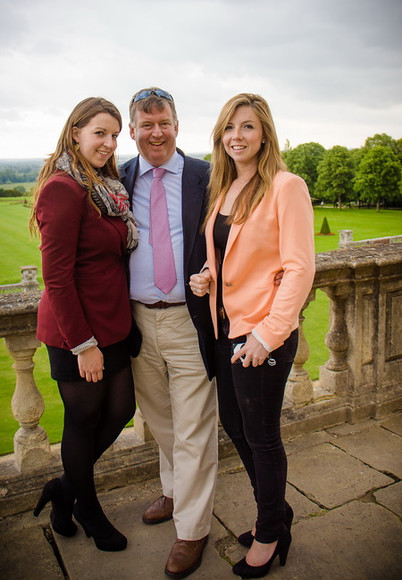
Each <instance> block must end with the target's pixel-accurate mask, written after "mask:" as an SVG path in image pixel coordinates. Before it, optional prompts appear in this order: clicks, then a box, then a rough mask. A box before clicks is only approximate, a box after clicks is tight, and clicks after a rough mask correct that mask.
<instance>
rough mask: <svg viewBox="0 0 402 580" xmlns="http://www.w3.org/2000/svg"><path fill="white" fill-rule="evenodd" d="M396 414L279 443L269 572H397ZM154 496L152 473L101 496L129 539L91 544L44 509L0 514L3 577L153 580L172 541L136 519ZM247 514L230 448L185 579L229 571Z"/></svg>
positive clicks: (370, 575) (399, 458)
mask: <svg viewBox="0 0 402 580" xmlns="http://www.w3.org/2000/svg"><path fill="white" fill-rule="evenodd" d="M401 440H402V414H394V415H392V416H389V417H387V418H386V419H383V420H379V421H376V420H369V421H365V422H363V423H360V424H356V425H348V424H345V425H340V426H337V427H333V428H330V429H326V430H323V431H318V432H315V433H312V434H308V435H303V436H300V437H297V438H293V439H292V440H288V441H286V449H287V453H288V459H289V473H288V490H287V499H288V501H289V503H291V505H292V506H293V508H294V511H295V520H294V525H293V527H292V536H293V543H292V546H291V549H290V552H289V557H288V560H287V564H286V567H285V568H281V567H280V566H279V563H278V559H277V560H276V561H275V563H274V564H273V566H272V568H271V570H270V573H269V577H270V578H271V579H272V580H274V579H276V578H278V579H279V578H283V579H284V580H296V579H297V580H319V579H322V580H335V579H336V580H339V579H342V580H349V579H350V580H397V579H398V580H400V579H401V578H402V523H401V516H402V483H401V481H400V480H401V478H402V453H401V451H402V448H401ZM159 495H160V487H159V482H158V481H154V480H153V481H149V482H146V483H142V484H140V485H138V484H136V485H131V486H128V487H125V488H120V489H116V490H113V491H110V492H108V493H105V494H102V495H101V501H102V503H103V505H104V507H105V511H106V512H107V514H108V515H109V517H110V519H111V520H112V521H113V523H114V524H115V525H116V527H118V529H120V530H121V531H122V532H123V533H125V534H126V535H127V537H128V540H129V544H128V547H127V549H126V550H125V551H123V552H119V553H114V554H113V553H106V552H101V551H99V550H97V549H96V548H95V545H94V543H93V541H92V539H88V538H86V536H85V534H84V532H83V530H82V529H81V528H80V527H79V531H78V533H77V535H76V536H75V537H74V538H62V537H61V536H58V535H57V534H53V532H52V530H51V528H50V526H49V512H50V508H48V507H47V508H46V509H45V510H44V511H43V512H42V514H41V516H40V517H39V518H38V519H36V518H34V517H33V516H32V513H24V514H20V515H18V516H13V517H10V518H4V519H3V520H1V521H0V578H2V579H3V580H9V579H10V580H11V579H12V580H25V579H30V580H39V579H40V580H59V579H63V578H67V579H70V580H101V579H108V580H137V579H142V580H159V579H161V580H162V579H163V578H167V576H165V574H164V566H165V562H166V559H167V557H168V554H169V551H170V549H171V546H172V545H173V542H174V540H175V529H174V525H173V523H172V522H166V523H164V524H161V525H158V526H146V525H144V524H143V523H142V522H141V516H142V513H143V511H144V509H145V508H146V506H147V505H148V504H149V503H150V502H151V501H153V500H154V499H155V498H156V497H158V496H159ZM254 517H255V509H254V504H253V499H252V495H251V491H250V486H249V484H248V480H247V476H246V474H245V472H244V470H243V468H242V466H241V463H240V460H239V459H238V457H237V456H233V457H230V458H228V459H225V460H223V461H221V462H220V469H219V478H218V485H217V493H216V500H215V509H214V517H213V522H212V530H211V534H210V538H209V543H208V545H207V547H206V549H205V551H204V558H203V562H202V565H201V567H200V568H199V569H198V570H197V571H196V572H194V574H192V575H191V576H190V578H191V579H194V580H199V579H208V580H215V579H216V580H225V579H234V578H235V576H234V575H233V573H232V564H233V563H234V562H236V561H237V560H239V559H240V558H242V557H243V556H244V555H245V553H246V549H245V548H242V547H241V546H240V545H239V544H238V543H237V541H236V536H237V535H238V534H240V533H241V532H244V531H246V530H247V529H250V528H251V526H252V524H253V520H254Z"/></svg>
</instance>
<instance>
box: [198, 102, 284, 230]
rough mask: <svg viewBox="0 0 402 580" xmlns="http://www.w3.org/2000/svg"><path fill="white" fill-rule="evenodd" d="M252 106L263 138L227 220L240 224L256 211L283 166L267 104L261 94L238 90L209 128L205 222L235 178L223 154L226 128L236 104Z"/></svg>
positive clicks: (229, 158) (230, 160) (228, 161)
mask: <svg viewBox="0 0 402 580" xmlns="http://www.w3.org/2000/svg"><path fill="white" fill-rule="evenodd" d="M244 106H245V107H251V108H252V109H253V111H254V112H255V114H256V115H257V117H258V119H259V120H260V122H261V125H262V133H263V138H262V141H265V142H264V143H262V144H261V149H260V151H259V153H258V164H257V171H256V173H255V175H254V177H252V178H251V179H250V181H249V182H248V183H247V184H246V185H245V187H244V188H243V189H242V191H241V192H240V193H239V195H238V196H237V198H236V201H235V203H234V204H233V208H232V212H231V214H230V216H229V217H228V223H237V224H240V223H243V222H244V221H245V220H246V219H247V218H248V216H249V215H250V214H251V213H252V212H253V211H254V210H255V208H256V207H257V206H258V204H259V203H260V202H261V200H262V199H263V198H264V196H265V195H267V194H268V192H269V190H270V187H271V185H272V181H273V179H274V177H275V175H276V173H277V172H278V171H279V170H280V169H286V164H285V162H284V161H283V159H282V156H281V152H280V148H279V143H278V137H277V134H276V130H275V125H274V121H273V118H272V114H271V111H270V108H269V106H268V103H267V102H266V100H265V99H263V98H262V97H260V95H255V94H252V93H240V94H239V95H236V96H235V97H232V98H231V99H230V100H229V101H228V102H227V103H226V104H225V105H224V107H223V109H222V111H221V112H220V115H219V117H218V120H217V122H216V124H215V127H214V129H213V131H212V141H213V149H212V160H211V174H210V179H209V185H208V189H209V200H208V208H207V215H206V218H205V221H204V228H205V224H206V222H207V221H208V218H209V217H210V215H211V213H212V212H213V210H214V207H215V206H216V203H217V202H218V200H219V198H220V197H221V196H222V197H223V198H224V196H225V195H226V193H227V192H228V190H229V188H230V186H231V184H232V182H233V181H234V180H235V179H236V177H237V171H236V166H235V163H234V161H233V159H232V158H231V157H230V156H229V155H228V154H227V153H226V151H225V148H224V146H223V142H222V138H223V135H224V132H225V129H226V127H227V125H228V123H229V122H230V120H231V118H232V117H233V115H234V114H235V112H236V110H237V109H238V108H239V107H244Z"/></svg>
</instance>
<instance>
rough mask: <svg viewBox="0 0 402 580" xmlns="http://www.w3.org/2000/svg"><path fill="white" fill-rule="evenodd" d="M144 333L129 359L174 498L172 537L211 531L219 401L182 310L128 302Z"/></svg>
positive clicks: (198, 535) (164, 479)
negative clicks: (134, 355)
mask: <svg viewBox="0 0 402 580" xmlns="http://www.w3.org/2000/svg"><path fill="white" fill-rule="evenodd" d="M131 304H132V311H133V315H134V317H135V320H136V322H137V324H138V327H139V329H140V331H141V333H142V346H141V352H140V354H139V356H138V357H137V358H135V359H132V365H133V375H134V386H135V392H136V398H137V402H138V406H139V407H140V409H141V412H142V414H143V415H144V418H145V420H146V422H147V423H148V426H149V428H150V430H151V432H152V434H153V436H154V438H155V440H156V442H157V443H158V445H159V458H160V477H161V483H162V490H163V494H164V495H166V496H167V497H173V502H174V512H173V519H174V522H175V526H176V531H177V537H178V538H179V539H181V540H199V539H200V538H203V537H204V536H206V535H207V534H208V533H209V531H210V525H211V516H212V509H213V499H214V491H215V484H216V475H217V467H218V436H217V422H218V421H217V399H216V388H215V381H212V382H211V381H209V380H208V377H207V375H206V371H205V367H204V363H203V361H202V357H201V354H200V350H199V345H198V338H197V332H196V330H195V327H194V325H193V323H192V321H191V318H190V315H189V312H188V309H187V306H185V305H183V306H174V307H171V308H167V309H150V308H146V307H145V306H144V305H143V304H140V303H138V302H134V301H132V302H131Z"/></svg>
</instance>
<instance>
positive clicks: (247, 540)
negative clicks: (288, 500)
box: [237, 504, 294, 548]
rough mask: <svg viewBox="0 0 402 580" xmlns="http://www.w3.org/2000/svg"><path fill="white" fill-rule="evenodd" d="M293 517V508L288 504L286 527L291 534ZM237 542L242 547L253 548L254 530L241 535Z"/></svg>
mask: <svg viewBox="0 0 402 580" xmlns="http://www.w3.org/2000/svg"><path fill="white" fill-rule="evenodd" d="M293 516H294V513H293V510H292V508H291V506H290V505H289V504H286V511H285V526H286V527H287V529H288V530H289V532H290V528H291V527H292V522H293ZM237 541H238V542H239V544H241V545H242V546H245V547H246V548H251V544H252V543H253V542H254V536H253V534H252V530H249V531H248V532H244V533H243V534H240V536H239V537H238V538H237Z"/></svg>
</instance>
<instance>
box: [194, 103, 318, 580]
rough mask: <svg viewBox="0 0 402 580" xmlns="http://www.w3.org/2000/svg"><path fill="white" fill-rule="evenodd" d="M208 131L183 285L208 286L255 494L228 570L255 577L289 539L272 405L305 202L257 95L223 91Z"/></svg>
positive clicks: (309, 238) (282, 382)
mask: <svg viewBox="0 0 402 580" xmlns="http://www.w3.org/2000/svg"><path fill="white" fill-rule="evenodd" d="M213 139H214V148H213V155H212V171H211V178H210V200H209V208H208V212H207V218H206V222H205V236H206V242H207V264H206V265H205V267H204V269H203V270H202V272H201V273H199V274H194V275H193V276H191V279H190V286H191V288H192V290H193V292H194V294H196V295H198V296H203V295H204V294H205V292H207V291H209V293H210V307H211V315H212V320H213V323H214V329H215V336H216V339H217V340H216V348H215V355H216V367H217V386H218V397H219V409H220V417H221V422H222V425H223V426H224V428H225V430H226V431H227V433H228V434H229V436H230V437H231V439H232V441H233V443H234V444H235V446H236V448H237V450H238V452H239V455H240V457H241V459H242V461H243V463H244V466H245V468H246V470H247V473H248V475H249V477H250V481H251V484H252V487H253V491H254V496H255V499H256V503H257V521H256V524H255V526H254V528H253V529H252V530H250V531H248V532H245V533H243V534H241V536H239V538H238V539H239V542H240V543H241V544H243V545H245V546H247V547H250V550H249V552H248V554H247V556H246V558H243V560H241V561H240V562H238V563H237V564H236V565H235V566H234V568H233V571H234V573H235V574H238V575H239V576H242V577H243V578H258V577H261V576H264V575H265V574H267V573H268V571H269V569H270V566H271V564H272V562H273V560H274V559H275V557H276V556H277V555H279V558H280V562H281V564H282V565H284V564H285V562H286V557H287V553H288V550H289V546H290V542H291V535H290V527H291V523H292V519H293V511H292V508H291V507H290V506H289V504H287V503H286V501H285V486H286V475H287V460H286V455H285V451H284V448H283V444H282V440H281V435H280V413H281V407H282V401H283V394H284V389H285V386H286V381H287V378H288V375H289V372H290V369H291V366H292V363H293V360H294V357H295V354H296V349H297V328H298V316H299V312H300V310H301V308H302V306H303V304H304V302H305V300H306V298H307V295H308V293H309V291H310V289H311V285H312V282H313V278H314V262H315V259H314V237H313V212H312V206H311V200H310V196H309V193H308V189H307V186H306V184H305V182H304V181H303V180H302V179H301V178H300V177H298V176H296V175H293V174H291V173H289V172H287V171H286V168H285V165H284V163H283V161H282V159H281V154H280V149H279V145H278V140H277V136H276V131H275V127H274V123H273V120H272V116H271V112H270V110H269V107H268V104H267V103H266V101H265V100H264V99H263V98H262V97H260V96H258V95H253V94H248V93H242V94H240V95H237V96H235V97H233V98H232V99H230V101H228V103H227V104H226V105H225V106H224V107H223V109H222V111H221V114H220V116H219V118H218V121H217V123H216V125H215V128H214V131H213ZM280 272H283V278H282V280H281V283H280V285H279V286H278V285H277V284H276V283H275V276H276V275H277V274H278V273H280Z"/></svg>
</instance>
